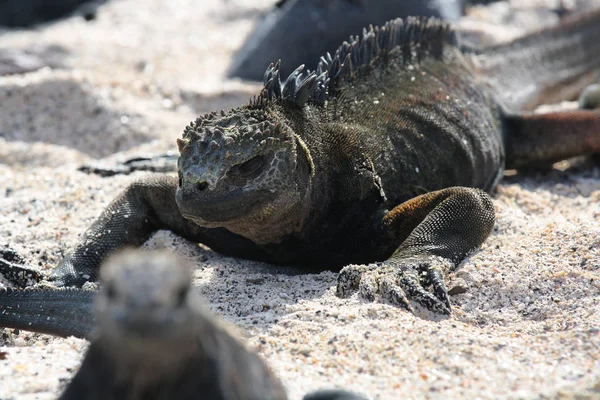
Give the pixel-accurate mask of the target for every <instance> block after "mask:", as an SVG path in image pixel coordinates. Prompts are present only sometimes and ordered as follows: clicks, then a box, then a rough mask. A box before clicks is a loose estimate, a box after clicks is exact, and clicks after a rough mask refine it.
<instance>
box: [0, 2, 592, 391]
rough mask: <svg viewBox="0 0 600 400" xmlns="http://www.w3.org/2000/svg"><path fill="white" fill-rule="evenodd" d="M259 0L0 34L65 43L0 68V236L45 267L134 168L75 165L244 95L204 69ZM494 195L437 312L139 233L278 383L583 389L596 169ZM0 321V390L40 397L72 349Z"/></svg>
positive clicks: (158, 140) (160, 142)
mask: <svg viewBox="0 0 600 400" xmlns="http://www.w3.org/2000/svg"><path fill="white" fill-rule="evenodd" d="M270 3H272V2H271V1H266V0H263V1H250V0H248V1H245V2H243V1H235V2H234V1H228V2H225V1H223V2H221V1H217V0H211V1H208V0H203V1H201V2H198V1H191V0H179V1H175V0H143V1H142V0H114V1H112V2H111V3H109V4H108V5H106V6H105V7H103V8H102V9H101V10H100V13H99V15H98V19H97V20H96V21H93V22H85V21H83V20H82V19H70V20H66V21H62V22H60V23H57V24H54V25H51V26H47V27H44V28H40V29H39V30H37V31H34V32H12V33H4V34H1V35H0V49H2V48H17V49H18V48H28V49H34V48H36V46H37V47H39V48H43V47H44V46H48V45H58V46H61V47H62V48H64V49H65V50H66V51H68V52H69V53H70V55H69V56H68V58H67V59H66V60H65V61H64V63H65V66H66V67H67V68H65V69H62V70H61V69H44V70H41V71H37V72H33V73H28V74H24V75H18V76H11V77H0V176H1V177H2V178H1V183H0V245H2V244H9V245H10V247H11V248H13V249H15V250H17V251H18V252H19V253H20V254H22V255H23V256H24V257H25V258H26V260H27V262H28V263H30V265H33V266H36V267H39V268H41V269H44V270H46V271H48V270H49V269H51V268H52V267H53V266H54V265H56V263H57V262H58V260H59V259H60V257H61V256H62V254H64V252H65V251H66V250H67V249H69V248H70V247H72V246H73V245H74V243H75V242H76V240H77V238H78V237H79V235H80V234H81V233H82V232H83V231H84V230H85V228H86V227H87V226H88V225H89V224H90V223H91V221H92V220H93V219H94V218H95V217H96V216H97V215H98V214H99V213H100V211H101V210H102V209H103V208H104V207H105V206H106V205H107V203H108V202H109V201H110V200H111V199H112V198H113V197H114V196H115V195H116V194H117V193H118V192H119V191H120V190H121V189H122V188H124V187H125V186H126V185H127V183H128V182H130V181H132V180H133V179H136V178H138V177H140V176H143V174H142V173H136V174H134V175H131V176H119V177H113V178H100V177H97V176H90V175H86V174H83V173H80V172H77V171H76V168H77V166H79V165H80V164H82V163H85V162H90V161H93V160H94V159H97V158H100V157H105V156H109V155H111V154H113V153H115V152H121V153H119V154H117V155H116V156H113V157H112V158H111V159H118V158H125V157H126V156H127V155H138V154H141V153H146V152H159V151H164V150H168V149H171V148H173V147H174V141H175V138H176V137H178V136H179V135H180V133H181V131H182V129H183V127H184V126H185V125H186V124H187V123H188V122H189V121H190V120H192V119H193V118H194V117H195V116H196V115H198V114H200V113H203V112H206V111H210V110H212V109H220V108H226V107H230V106H236V105H239V104H241V103H243V102H245V101H247V100H248V98H249V97H250V96H251V95H252V94H255V93H256V92H257V91H258V89H259V87H260V86H259V85H256V84H242V83H240V82H231V81H229V82H226V81H225V80H224V77H223V74H222V71H224V70H225V68H226V66H227V63H228V60H229V59H230V58H231V56H232V52H233V51H234V50H235V49H236V48H237V47H238V46H239V45H240V44H241V43H242V40H243V38H244V36H245V34H246V33H247V32H248V31H249V29H250V28H251V25H252V22H253V19H252V18H255V16H256V11H257V10H263V9H265V8H267V7H268V6H269V4H270ZM521 3H522V1H521ZM247 15H250V17H248V16H247ZM501 22H502V21H501ZM497 29H501V28H497ZM514 29H519V28H518V27H516V28H515V27H514V26H513V27H511V28H510V29H509V30H510V32H509V31H508V30H507V31H506V32H508V33H507V35H510V34H512V33H511V32H514ZM494 204H495V207H496V210H497V219H498V222H497V225H496V229H495V231H494V232H493V234H492V235H491V237H490V238H489V239H488V240H487V241H486V242H485V244H484V245H483V247H482V249H481V250H480V251H478V252H477V253H475V254H474V255H473V256H472V257H470V258H469V259H467V260H466V261H465V262H464V263H463V264H462V265H461V267H460V268H459V269H458V271H457V272H456V273H455V274H453V275H452V276H451V277H450V283H449V286H450V287H453V286H455V285H456V284H460V285H463V286H466V287H467V288H468V291H467V293H465V294H461V295H458V296H454V297H453V298H452V301H453V304H454V314H453V316H452V317H451V318H440V317H436V316H433V315H431V314H429V313H426V312H424V311H419V312H418V313H417V315H412V314H409V313H407V312H405V311H404V310H401V309H398V308H395V307H393V306H389V305H383V304H370V303H366V302H363V301H361V300H359V299H358V298H356V296H355V297H353V298H350V299H339V298H337V297H336V296H335V295H334V294H333V287H334V285H335V280H336V276H335V274H334V273H331V272H324V273H321V274H316V275H293V274H292V273H293V270H290V269H289V268H282V267H272V266H269V265H266V264H261V263H256V262H248V261H244V260H239V259H232V258H227V257H222V256H220V255H217V254H214V253H213V252H211V251H210V250H207V249H205V248H201V247H199V246H197V245H194V244H192V243H189V242H186V241H184V240H182V239H181V238H178V237H176V236H175V235H173V234H171V233H169V232H159V233H158V234H157V235H155V236H154V238H153V239H151V240H150V241H149V242H148V243H147V244H146V246H148V247H163V246H165V247H168V248H172V249H174V250H175V251H177V252H179V253H182V254H184V255H186V256H187V257H189V258H191V259H192V260H194V261H195V262H196V264H197V265H198V268H197V271H196V277H197V281H198V285H199V286H200V290H201V291H202V293H203V294H204V296H205V297H206V299H207V302H208V303H209V304H210V306H211V307H212V308H213V309H214V310H215V311H216V312H217V313H219V314H220V315H222V316H223V317H224V318H225V319H227V320H229V321H232V322H234V323H235V324H237V325H238V326H240V327H242V328H243V329H245V330H247V332H248V337H249V341H250V343H251V344H252V345H253V346H255V347H257V348H258V350H259V351H260V353H261V354H262V355H263V356H264V357H265V358H266V359H267V360H268V362H269V363H270V365H271V366H272V368H273V369H274V370H275V371H276V372H277V373H278V374H279V376H280V377H281V378H282V379H283V381H284V383H285V384H286V386H287V387H288V389H289V393H290V398H291V399H298V398H300V397H301V395H302V394H303V393H305V392H307V391H309V390H312V389H317V388H321V387H332V386H339V387H345V388H348V389H352V390H355V391H358V392H362V393H364V394H366V395H368V396H370V397H373V398H378V399H396V398H490V399H491V398H540V397H544V398H554V397H557V396H559V395H560V393H563V394H564V395H565V396H567V393H571V392H573V391H579V392H580V393H581V394H582V395H583V392H584V391H586V390H587V395H589V396H590V397H589V398H591V397H594V396H595V398H600V361H599V357H600V228H599V226H600V168H598V167H595V168H585V169H582V170H581V171H579V172H577V171H571V172H561V171H554V172H552V173H549V174H545V175H538V176H532V177H509V178H507V179H506V180H505V181H504V182H503V183H502V184H501V185H500V187H499V188H498V193H497V195H496V196H495V200H494ZM2 332H3V337H2V338H1V339H0V399H51V398H54V397H55V396H56V395H57V393H58V392H59V388H60V386H61V385H63V384H64V383H65V382H66V380H67V379H68V378H69V377H70V376H71V375H72V374H73V372H74V371H75V370H76V368H77V366H78V362H79V360H80V358H81V355H82V352H83V351H84V350H85V347H86V342H85V341H83V340H78V339H73V338H70V339H58V338H51V337H49V336H44V335H32V334H29V333H27V332H24V331H22V332H21V333H19V334H18V335H14V334H13V333H12V332H11V331H9V330H3V331H2ZM4 353H5V354H4ZM584 398H588V397H584Z"/></svg>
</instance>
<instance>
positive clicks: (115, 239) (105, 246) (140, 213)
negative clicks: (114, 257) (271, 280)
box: [50, 176, 260, 286]
mask: <svg viewBox="0 0 600 400" xmlns="http://www.w3.org/2000/svg"><path fill="white" fill-rule="evenodd" d="M176 191H177V179H176V178H175V177H171V176H162V177H152V178H147V179H144V180H139V181H136V182H134V183H132V184H131V185H129V186H128V187H127V188H126V189H125V190H124V191H123V192H122V193H121V194H120V195H119V196H118V197H117V198H116V199H115V200H113V201H112V203H111V204H110V205H109V206H108V207H107V208H106V209H105V210H104V211H103V212H102V214H101V215H100V217H99V218H98V219H97V220H96V221H95V222H94V223H93V224H92V226H91V227H90V228H89V229H88V230H87V231H86V232H85V234H84V236H83V238H82V239H81V240H80V241H79V243H78V244H77V245H76V246H75V249H74V250H73V251H72V252H71V253H69V254H68V255H67V256H66V257H65V258H64V259H63V261H62V262H61V263H60V264H59V266H58V267H57V268H56V269H55V270H54V272H53V273H52V275H51V276H50V280H52V281H54V282H55V283H56V284H58V285H60V286H63V285H64V286H81V285H82V284H84V283H85V282H86V281H89V280H96V279H97V274H98V270H99V268H100V264H101V263H102V261H103V260H104V259H105V258H106V256H108V255H109V254H111V253H113V252H115V251H116V250H118V249H120V248H123V247H128V246H139V245H141V244H142V243H144V242H145V241H146V240H147V239H148V238H150V236H151V235H152V234H153V233H154V232H156V231H157V230H159V229H167V230H170V231H173V232H174V233H176V234H178V235H179V236H182V237H184V238H185V239H188V240H190V241H193V242H197V243H204V244H206V245H207V246H210V247H213V246H214V247H217V248H228V247H229V246H231V247H232V248H233V249H232V250H231V254H232V255H242V256H247V257H254V258H256V257H258V256H259V254H258V253H259V252H260V250H259V249H257V247H256V245H254V243H252V242H251V241H249V240H247V239H245V238H242V237H240V236H238V235H235V234H233V233H231V232H228V231H226V230H225V229H221V228H214V229H209V228H203V227H201V226H199V225H197V224H195V223H194V222H192V221H190V220H188V219H186V218H184V217H183V216H182V215H181V213H180V211H179V208H178V206H177V203H176V201H175V192H176Z"/></svg>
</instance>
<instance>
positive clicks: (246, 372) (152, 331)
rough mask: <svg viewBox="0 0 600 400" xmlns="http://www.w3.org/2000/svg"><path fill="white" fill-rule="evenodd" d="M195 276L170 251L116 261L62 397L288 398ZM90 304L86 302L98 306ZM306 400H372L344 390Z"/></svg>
mask: <svg viewBox="0 0 600 400" xmlns="http://www.w3.org/2000/svg"><path fill="white" fill-rule="evenodd" d="M191 271H192V269H191V268H190V267H189V265H188V264H187V263H185V262H183V260H180V259H178V258H177V257H174V256H173V254H171V253H168V252H165V251H154V252H142V251H131V250H130V251H125V252H123V253H122V254H118V255H115V256H112V257H109V260H108V261H107V262H106V263H104V265H103V267H102V268H101V281H102V283H103V287H102V288H101V290H100V292H99V293H98V295H97V296H96V298H95V301H94V314H95V319H96V321H97V326H96V328H95V330H94V332H93V333H90V334H89V336H90V337H91V338H92V343H91V344H90V346H89V348H88V350H87V353H86V355H85V357H84V359H83V361H82V364H81V367H80V369H79V370H78V372H77V373H76V374H75V376H74V377H73V379H72V380H71V382H70V383H69V384H68V386H67V387H66V389H65V390H64V392H63V393H62V395H61V396H60V398H59V399H60V400H71V399H73V400H75V399H77V400H80V399H84V400H85V399H88V400H92V399H114V400H119V399H129V400H134V399H145V400H152V399H182V400H184V399H198V398H208V399H214V400H233V399H236V400H242V399H244V400H285V399H286V398H287V395H286V393H285V390H284V388H283V385H282V383H281V382H280V381H279V379H278V378H277V377H276V376H275V375H274V374H273V373H272V372H271V370H270V369H269V367H268V366H267V365H266V364H265V362H264V361H263V360H262V358H261V357H260V356H259V355H258V354H256V353H255V352H253V351H251V350H249V349H248V348H247V347H246V346H245V345H244V344H243V343H242V342H241V341H240V340H239V339H237V337H238V336H239V335H238V334H236V332H234V331H233V330H232V328H230V327H229V326H228V325H227V324H225V323H223V322H221V321H220V320H218V319H217V318H216V317H215V316H214V315H213V314H212V313H210V312H209V311H208V310H207V309H206V308H205V306H204V305H203V304H202V301H201V298H200V294H199V293H198V291H197V290H194V287H193V286H192V285H191V280H192V274H191ZM78 290H79V289H73V290H71V292H73V291H78ZM39 292H44V291H43V290H39ZM58 292H61V291H58ZM88 292H89V291H88ZM90 299H91V297H86V298H85V301H82V303H84V304H85V305H86V306H88V307H91V301H90ZM62 322H63V323H68V322H69V321H68V318H65V319H64V320H63V321H62ZM305 398H306V399H312V400H365V399H364V397H361V396H359V395H357V394H354V393H351V392H346V391H342V390H322V391H317V392H313V393H310V394H308V395H307V396H306V397H305Z"/></svg>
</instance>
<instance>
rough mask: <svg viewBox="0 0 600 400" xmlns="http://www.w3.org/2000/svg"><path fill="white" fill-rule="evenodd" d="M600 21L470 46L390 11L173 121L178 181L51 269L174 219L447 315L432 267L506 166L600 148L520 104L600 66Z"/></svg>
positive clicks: (128, 194) (582, 122)
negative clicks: (216, 105)
mask: <svg viewBox="0 0 600 400" xmlns="http://www.w3.org/2000/svg"><path fill="white" fill-rule="evenodd" d="M599 33H600V11H596V12H593V13H589V14H587V15H586V16H584V17H581V18H579V19H567V20H566V22H565V23H564V24H562V25H561V26H559V27H558V28H553V29H549V30H545V31H541V32H538V33H534V34H532V35H530V36H527V37H524V38H522V39H520V40H518V41H515V42H513V43H509V44H507V45H505V46H504V47H502V46H500V47H494V48H492V49H490V50H489V52H487V53H486V52H484V53H472V52H469V51H467V52H466V53H465V52H462V51H461V50H460V49H459V48H458V47H457V46H456V45H455V44H454V42H455V38H454V33H453V31H452V30H451V28H450V27H449V26H448V25H447V24H446V23H444V22H441V21H438V20H435V19H431V20H418V19H409V20H408V21H407V22H406V23H404V22H403V21H401V20H394V21H391V22H390V23H388V24H386V25H385V26H384V27H382V28H375V29H371V30H368V31H365V32H364V34H363V37H362V39H358V38H353V39H352V41H351V43H344V44H343V45H342V46H341V47H340V49H338V51H337V52H336V54H335V55H334V56H333V57H331V56H329V55H328V56H325V57H323V58H322V60H321V62H320V63H319V66H318V67H317V70H316V71H315V72H307V71H303V70H302V68H299V69H297V70H296V71H295V72H294V73H292V74H291V75H290V76H289V77H288V78H287V79H286V80H284V81H281V80H280V77H279V70H278V64H277V65H272V66H271V67H269V69H267V72H266V73H265V86H264V89H263V91H262V92H261V94H260V95H259V96H258V97H256V98H255V99H254V100H252V101H251V102H250V104H248V105H245V106H242V107H239V108H236V109H233V110H229V111H227V112H225V111H222V112H221V113H211V114H209V115H206V116H204V117H202V118H199V119H198V120H197V121H195V122H193V123H192V124H190V126H188V127H187V128H186V129H185V131H184V135H183V138H182V139H179V140H178V147H179V150H180V154H181V155H180V158H179V161H178V178H172V177H158V178H157V177H153V178H148V179H145V180H141V181H137V182H135V183H133V184H132V185H130V186H129V187H128V188H127V189H125V191H124V192H123V193H122V194H121V195H120V196H119V197H118V198H117V199H115V200H114V201H113V202H112V203H111V205H110V206H109V207H108V208H107V209H106V210H105V212H104V213H103V214H102V215H101V216H100V218H99V219H98V220H97V221H96V222H95V223H94V224H93V225H92V227H91V228H90V229H89V230H88V232H86V234H85V235H84V238H83V239H82V240H81V242H80V243H79V244H78V245H77V246H76V247H75V249H74V250H73V252H72V253H70V255H69V256H67V257H66V258H65V259H64V260H63V262H62V263H61V264H60V266H59V267H58V268H57V269H56V270H55V271H54V273H53V275H52V277H51V279H52V280H53V281H54V282H56V283H58V284H62V285H68V286H79V285H81V284H82V283H84V282H85V281H86V280H89V279H92V280H94V279H96V275H97V271H98V266H99V265H100V263H101V262H102V260H103V259H104V258H105V257H106V256H107V255H109V254H110V253H112V252H114V251H116V250H117V249H119V248H121V247H123V246H128V245H139V244H141V243H142V242H144V241H145V240H146V239H148V238H149V237H150V235H151V234H152V233H153V232H155V231H156V230H158V229H170V230H172V231H173V232H175V233H177V234H179V235H181V236H183V237H185V238H187V239H189V240H191V241H196V242H200V243H203V244H205V245H207V246H209V247H211V248H212V249H214V250H216V251H218V252H221V253H224V254H228V255H232V256H237V257H243V258H248V259H255V260H262V261H266V262H269V263H274V264H284V265H299V266H310V267H311V268H313V269H314V268H315V267H318V268H323V269H325V268H330V269H331V268H336V269H341V268H343V269H342V270H341V272H340V275H339V279H338V286H337V293H338V294H339V295H340V296H347V295H350V294H351V293H353V292H354V291H356V290H358V291H359V292H360V294H361V296H363V297H364V298H365V299H368V300H370V301H374V300H379V301H380V300H384V301H388V302H392V303H394V304H398V305H401V306H403V307H405V308H407V309H412V303H411V300H414V301H416V302H417V303H420V304H421V305H424V306H425V307H427V308H428V309H430V310H434V311H436V312H440V313H444V314H449V313H450V312H451V304H450V301H449V298H448V295H447V290H446V287H445V283H444V276H445V275H446V274H447V273H448V272H450V271H452V270H454V269H455V268H456V266H457V265H458V264H459V263H460V262H461V261H462V260H463V259H464V258H465V256H466V255H467V254H469V253H470V252H472V251H473V250H474V249H476V248H477V247H478V246H480V245H481V243H482V242H483V241H484V240H485V238H486V237H487V236H488V235H489V233H490V232H491V230H492V228H493V225H494V210H493V206H492V202H491V199H490V197H489V196H488V194H487V193H486V192H489V191H491V190H492V189H493V188H494V187H495V185H496V183H497V182H498V181H499V179H500V178H501V177H502V175H503V171H504V168H505V165H506V166H508V167H519V168H521V167H527V166H530V165H539V164H544V163H550V162H553V161H555V160H557V159H561V158H566V157H570V156H573V155H577V154H588V153H594V152H599V151H600V135H598V133H597V130H596V127H597V121H598V114H597V113H596V112H593V111H588V110H580V111H578V112H577V115H573V114H569V113H554V114H546V115H542V116H532V115H530V114H527V113H524V114H519V113H518V110H519V107H522V108H526V107H529V106H530V105H531V104H533V103H534V102H536V101H538V100H539V98H540V93H554V94H555V93H557V90H558V87H557V85H554V84H553V82H552V80H551V79H550V78H549V77H552V76H555V77H560V79H559V81H560V88H562V90H560V91H561V92H564V93H570V89H569V88H570V87H571V86H573V87H576V88H580V87H581V86H582V85H583V84H584V83H587V81H588V80H589V79H590V76H591V77H595V76H597V75H598V74H599V73H600V52H598V51H596V49H597V48H598V46H599V44H598V43H599V41H598V40H597V37H598V34H599ZM588 50H590V51H589V52H587V51H588ZM561 51H563V52H564V58H562V59H560V60H556V57H557V55H560V54H562V53H561ZM586 52H587V53H586ZM528 54H535V57H533V59H532V56H528ZM503 55H504V56H505V58H506V61H505V62H504V64H503V63H502V57H503ZM540 61H545V62H540ZM503 68H504V69H503ZM528 68H530V69H532V70H533V71H528V72H527V74H525V73H524V74H523V79H521V78H520V75H519V74H514V73H511V71H516V72H519V71H524V70H527V69H528ZM505 69H508V71H506V70H505ZM511 77H512V81H510V82H509V83H510V85H508V83H507V85H508V86H506V87H508V88H509V89H510V88H520V87H526V88H532V90H521V91H515V92H514V93H513V92H510V93H504V92H503V86H502V85H503V83H505V82H508V80H509V79H510V78H511ZM556 123H560V124H561V126H560V129H553V130H552V129H551V130H550V132H549V133H550V134H548V135H543V132H545V131H546V130H548V127H551V126H556ZM517 139H518V140H517ZM566 144H568V146H567V145H566ZM374 263H375V264H374ZM357 264H358V265H357ZM429 287H431V291H430V290H428V288H429ZM1 301H2V300H1V297H0V302H1ZM0 304H1V303H0Z"/></svg>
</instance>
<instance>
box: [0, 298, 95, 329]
mask: <svg viewBox="0 0 600 400" xmlns="http://www.w3.org/2000/svg"><path fill="white" fill-rule="evenodd" d="M94 294H95V292H94V291H91V290H82V289H60V290H56V289H52V290H51V289H24V290H17V289H2V290H0V327H4V328H15V329H23V330H27V331H32V332H38V333H47V334H50V335H55V336H64V337H66V336H75V337H79V338H89V336H90V334H91V332H92V330H93V328H94V325H95V322H94V313H93V310H92V306H93V300H94Z"/></svg>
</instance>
